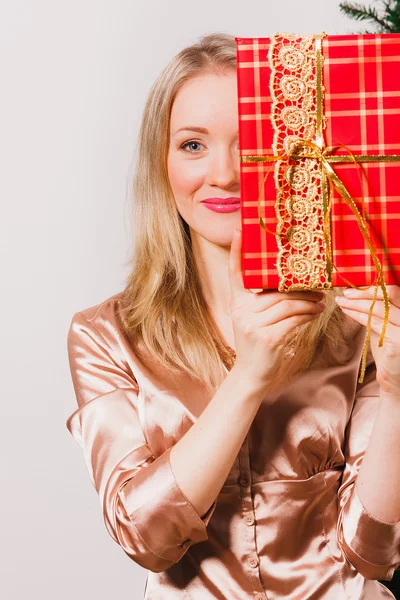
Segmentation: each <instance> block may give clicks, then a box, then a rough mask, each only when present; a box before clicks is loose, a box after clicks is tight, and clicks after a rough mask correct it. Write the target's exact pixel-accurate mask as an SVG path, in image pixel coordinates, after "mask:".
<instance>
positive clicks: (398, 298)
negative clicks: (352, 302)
mask: <svg viewBox="0 0 400 600" xmlns="http://www.w3.org/2000/svg"><path fill="white" fill-rule="evenodd" d="M386 290H387V293H388V297H389V300H390V302H392V303H393V304H395V305H396V306H399V307H400V286H398V285H387V286H386ZM343 294H344V295H345V296H346V297H347V298H369V299H371V300H372V298H373V297H374V294H375V286H374V285H372V286H370V287H368V288H365V289H362V290H357V289H354V288H345V289H344V290H343ZM376 297H377V299H378V300H383V293H382V288H378V293H377V296H376Z"/></svg>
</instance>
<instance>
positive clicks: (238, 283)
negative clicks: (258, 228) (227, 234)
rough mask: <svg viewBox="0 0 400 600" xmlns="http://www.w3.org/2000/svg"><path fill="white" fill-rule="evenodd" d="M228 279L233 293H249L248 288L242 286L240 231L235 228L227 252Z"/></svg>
mask: <svg viewBox="0 0 400 600" xmlns="http://www.w3.org/2000/svg"><path fill="white" fill-rule="evenodd" d="M229 281H230V285H231V290H232V291H234V292H235V293H239V292H242V293H246V294H249V293H250V294H251V292H250V290H248V289H246V288H245V287H244V283H243V275H242V231H241V229H235V231H234V234H233V238H232V243H231V250H230V253H229Z"/></svg>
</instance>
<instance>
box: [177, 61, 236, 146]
mask: <svg viewBox="0 0 400 600" xmlns="http://www.w3.org/2000/svg"><path fill="white" fill-rule="evenodd" d="M237 102H238V97H237V79H236V72H234V71H232V72H227V73H223V74H219V75H211V74H210V75H202V76H198V77H195V78H193V79H191V80H189V81H188V82H186V83H185V84H184V85H183V86H182V87H181V89H180V90H179V92H178V93H177V95H176V97H175V100H174V102H173V105H172V110H171V118H170V124H171V133H172V134H175V133H176V130H177V129H179V128H180V127H183V126H190V125H196V126H199V127H206V128H208V129H210V128H211V127H218V124H220V125H223V124H227V123H229V122H232V121H236V127H237V119H238V108H237Z"/></svg>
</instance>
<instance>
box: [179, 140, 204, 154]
mask: <svg viewBox="0 0 400 600" xmlns="http://www.w3.org/2000/svg"><path fill="white" fill-rule="evenodd" d="M193 144H194V145H196V144H197V145H198V146H202V145H203V144H200V142H196V140H189V141H187V142H185V143H184V144H182V146H181V148H182V150H183V149H186V148H187V147H189V145H193ZM189 153H190V154H197V152H191V151H190V152H189Z"/></svg>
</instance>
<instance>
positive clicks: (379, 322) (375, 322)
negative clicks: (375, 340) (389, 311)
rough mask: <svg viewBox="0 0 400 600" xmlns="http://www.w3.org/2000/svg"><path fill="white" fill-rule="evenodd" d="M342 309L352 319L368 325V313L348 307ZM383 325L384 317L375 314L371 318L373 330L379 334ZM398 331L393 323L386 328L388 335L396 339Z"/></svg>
mask: <svg viewBox="0 0 400 600" xmlns="http://www.w3.org/2000/svg"><path fill="white" fill-rule="evenodd" d="M342 310H343V312H344V313H345V314H346V315H347V316H348V317H350V318H351V319H354V321H357V323H360V324H361V325H364V326H365V327H366V326H367V325H368V315H366V314H365V313H361V312H357V311H356V310H347V309H342ZM382 327H383V319H381V317H376V316H373V317H372V319H371V330H372V331H373V332H374V333H377V334H378V335H380V334H381V332H382ZM397 331H398V330H397V329H396V326H395V325H393V324H392V323H389V325H388V327H387V330H386V336H387V337H389V338H391V339H395V338H396V336H397V337H398V336H399V334H398V332H397ZM396 332H397V333H396Z"/></svg>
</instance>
